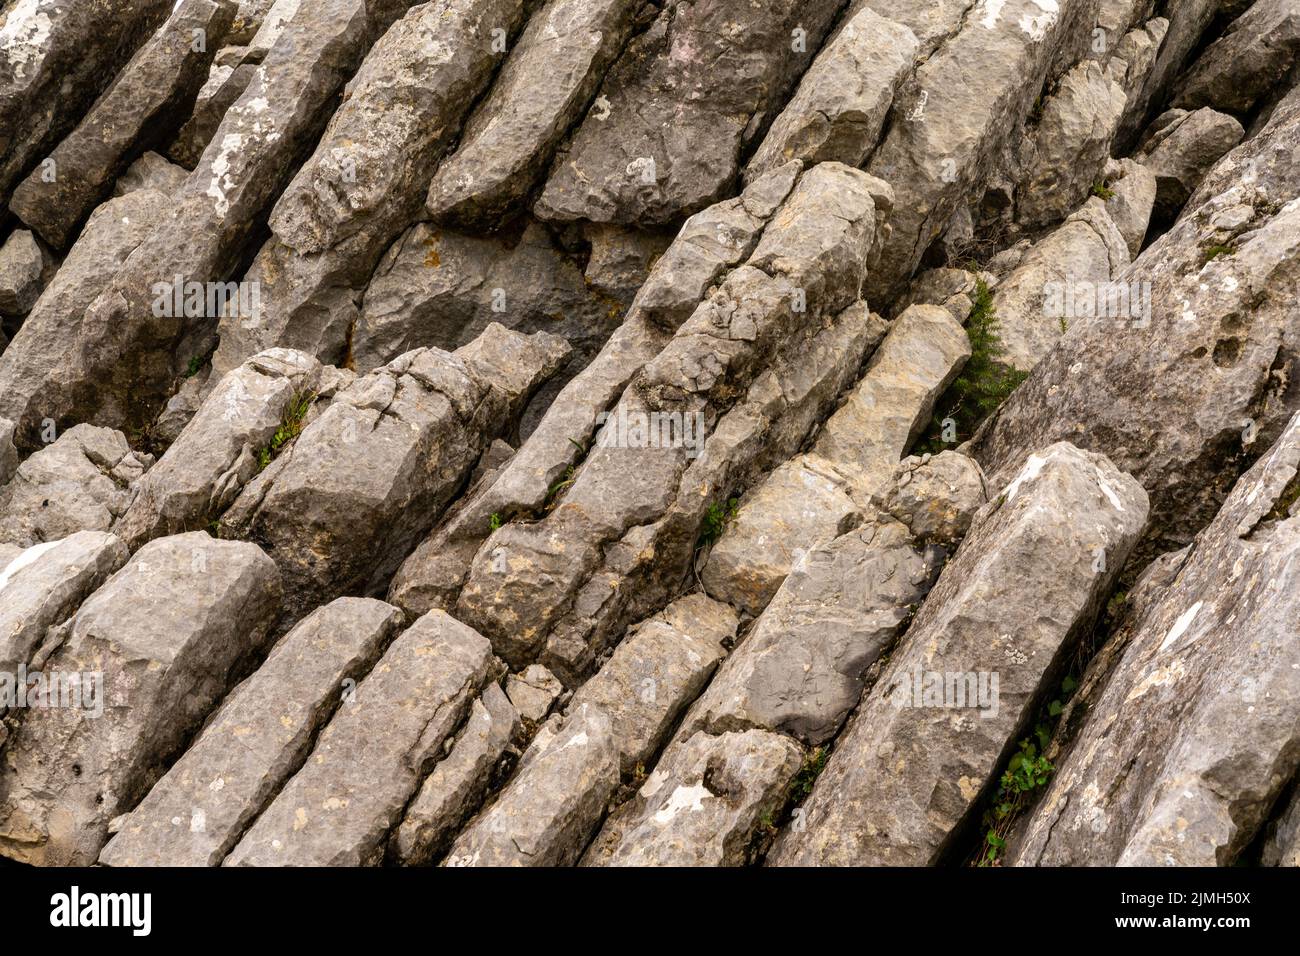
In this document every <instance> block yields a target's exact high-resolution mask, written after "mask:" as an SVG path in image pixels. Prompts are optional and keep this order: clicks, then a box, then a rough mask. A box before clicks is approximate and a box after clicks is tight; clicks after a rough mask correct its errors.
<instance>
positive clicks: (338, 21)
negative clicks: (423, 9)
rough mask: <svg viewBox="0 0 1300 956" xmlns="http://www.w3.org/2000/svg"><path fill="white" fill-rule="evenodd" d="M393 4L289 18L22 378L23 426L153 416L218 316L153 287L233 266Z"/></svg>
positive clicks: (358, 0)
mask: <svg viewBox="0 0 1300 956" xmlns="http://www.w3.org/2000/svg"><path fill="white" fill-rule="evenodd" d="M396 5H397V3H396V2H392V3H382V4H375V3H367V2H366V0H318V2H316V3H313V4H312V5H311V13H312V15H311V16H309V17H301V16H299V17H295V18H294V19H293V20H292V21H291V22H290V23H289V24H288V25H287V26H286V28H285V31H284V33H283V34H282V35H281V36H280V38H279V40H277V41H276V44H275V46H274V47H272V48H271V50H270V52H269V53H268V54H267V57H266V60H265V61H263V63H262V64H261V66H260V67H259V68H258V70H257V72H256V73H255V74H254V76H253V80H252V82H251V83H250V84H249V87H248V89H247V90H245V91H244V94H243V95H242V96H241V97H240V98H239V100H238V102H236V103H235V105H234V106H232V107H231V108H230V110H229V111H228V112H227V113H226V115H225V118H224V119H223V120H222V123H221V126H220V128H219V129H218V130H217V133H216V135H215V136H214V137H213V141H212V143H210V144H209V146H208V148H207V150H206V151H205V152H204V154H203V157H202V159H201V161H200V162H199V165H198V168H196V169H195V171H194V173H193V174H192V175H191V176H190V177H189V179H187V180H186V183H185V186H184V188H183V189H182V190H181V192H180V194H179V195H178V196H176V197H175V198H174V199H172V200H170V201H168V203H167V210H166V216H165V218H164V220H163V221H162V223H160V225H159V226H158V227H157V228H155V229H154V230H153V231H152V232H151V233H150V234H149V235H148V237H147V238H146V239H145V241H144V242H143V243H141V245H140V246H139V247H138V248H137V249H136V250H135V252H134V253H132V255H131V257H130V258H129V259H128V260H127V262H126V263H125V264H124V265H123V266H122V268H121V269H119V270H118V273H117V275H116V276H115V277H114V278H113V280H112V281H111V282H108V283H107V284H106V285H105V286H104V288H103V289H102V290H101V291H100V294H99V295H98V297H97V298H96V299H95V301H94V302H92V303H91V304H90V306H89V308H87V309H86V310H85V314H84V317H83V318H82V320H81V322H80V323H79V325H78V326H77V328H76V332H75V334H74V335H73V336H71V337H70V339H69V340H68V341H67V342H65V343H64V344H63V346H62V349H61V351H62V352H63V355H64V357H65V360H64V361H63V362H62V363H61V364H60V366H59V367H58V368H57V369H55V370H53V371H52V372H51V373H50V374H48V375H47V376H45V377H44V378H43V379H37V380H35V381H32V382H28V383H27V385H28V386H34V387H36V388H37V389H39V392H40V400H39V402H38V403H37V404H39V405H40V406H41V407H40V408H35V407H32V405H31V404H30V403H27V402H24V403H23V404H24V405H26V406H27V407H25V408H24V409H23V411H22V413H21V414H16V415H15V420H16V421H17V423H18V425H19V427H20V428H24V429H25V428H27V427H30V423H31V421H32V419H33V418H35V419H36V420H38V421H39V420H40V419H41V418H44V417H50V418H54V419H55V420H56V421H59V422H61V423H62V422H67V421H69V420H72V421H85V420H93V421H95V422H97V423H99V424H105V425H112V426H115V427H122V426H130V427H144V426H147V425H148V424H149V423H150V422H152V420H153V419H154V417H155V416H156V415H157V412H158V411H159V409H160V408H161V406H162V404H163V402H165V401H166V398H167V397H168V395H169V394H170V390H171V385H172V382H173V381H174V379H175V376H176V375H177V374H178V373H179V372H180V371H181V370H182V369H183V368H184V366H185V365H186V364H187V363H188V361H189V358H190V356H192V355H193V354H194V352H193V351H191V350H189V349H186V348H183V346H184V345H185V343H186V342H187V341H193V340H194V339H195V338H196V337H198V338H202V337H203V336H205V335H210V334H211V332H213V331H214V330H215V326H216V319H217V316H216V315H210V314H205V315H204V316H202V318H194V317H187V316H177V315H175V314H171V313H173V312H174V310H171V309H159V308H157V307H156V303H157V299H158V294H157V291H156V286H157V285H158V283H159V282H170V281H171V280H172V278H173V277H174V276H177V275H179V276H182V277H184V279H185V281H187V282H199V283H207V282H219V281H224V280H226V279H227V278H228V277H229V276H230V275H231V273H232V272H233V271H234V270H235V269H236V268H237V267H238V265H239V263H240V260H241V259H242V258H243V256H244V255H245V254H246V247H247V245H248V242H249V240H250V238H251V237H252V236H253V234H254V232H255V230H257V229H258V228H259V227H260V226H261V224H262V222H263V217H264V216H265V214H266V212H267V211H268V208H269V206H270V203H271V201H272V200H273V199H274V198H275V197H276V196H277V195H279V194H280V192H281V191H282V190H283V188H284V186H285V184H286V180H287V179H288V177H289V175H290V173H291V172H292V170H293V168H294V165H295V163H296V162H297V161H298V159H299V158H300V157H301V156H302V154H303V153H304V152H306V150H307V149H308V148H309V147H310V145H311V144H312V143H314V142H315V140H316V137H317V136H318V134H319V131H320V127H321V124H322V123H323V122H324V120H325V118H326V116H327V115H328V113H329V111H330V110H331V109H332V108H333V107H334V105H335V102H336V96H337V94H338V93H339V92H340V91H341V90H342V88H343V85H344V82H345V81H346V80H347V78H348V77H349V76H350V75H351V74H352V73H353V71H354V70H355V69H356V67H357V65H358V63H359V61H360V59H361V57H362V55H363V53H364V52H365V50H366V49H367V48H368V47H369V45H370V43H371V41H372V40H373V38H374V36H375V35H376V33H377V32H379V31H381V30H382V29H383V28H384V27H385V26H387V24H388V23H389V22H391V21H392V19H394V18H395V17H396V16H397V15H398V10H396V9H394V7H395V6H396ZM125 198H126V199H131V198H132V197H131V196H127V197H125ZM159 313H161V314H159ZM259 351H260V350H259ZM178 353H181V354H178ZM6 414H8V412H6Z"/></svg>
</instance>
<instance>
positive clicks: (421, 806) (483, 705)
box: [393, 684, 520, 866]
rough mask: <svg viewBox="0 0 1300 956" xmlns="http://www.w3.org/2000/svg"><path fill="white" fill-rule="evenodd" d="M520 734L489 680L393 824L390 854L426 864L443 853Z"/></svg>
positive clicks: (498, 690)
mask: <svg viewBox="0 0 1300 956" xmlns="http://www.w3.org/2000/svg"><path fill="white" fill-rule="evenodd" d="M519 732H520V721H519V714H518V713H517V712H516V711H515V709H514V707H513V706H511V704H510V701H509V700H508V699H507V698H506V695H505V694H504V693H503V692H502V691H501V687H500V686H499V685H497V684H488V686H487V687H486V688H484V690H483V696H482V697H480V698H479V699H478V700H476V701H474V706H473V707H471V708H470V715H469V717H468V718H467V719H466V721H465V727H464V728H463V729H462V730H461V733H460V736H459V737H457V738H456V743H455V744H454V745H453V746H452V748H451V752H450V753H449V754H447V756H446V757H445V758H443V759H442V760H440V761H439V762H438V765H437V766H436V767H434V768H433V773H431V774H429V776H428V777H426V778H425V781H424V783H423V784H421V786H420V792H419V793H418V794H417V795H416V797H415V800H414V801H413V802H412V803H411V806H410V807H409V808H408V809H407V811H406V816H405V817H404V818H403V819H402V825H401V826H400V827H398V828H397V835H396V837H395V838H394V839H393V852H394V853H395V854H396V856H397V859H398V860H400V861H401V863H402V864H403V865H404V866H427V865H428V864H430V863H432V862H434V861H435V860H436V859H437V858H438V857H439V856H440V855H441V854H442V853H443V852H445V851H446V849H447V847H448V845H449V844H450V843H451V840H452V838H453V837H454V836H455V835H456V831H457V830H458V829H459V828H460V826H461V824H462V823H464V822H465V819H466V817H468V816H469V815H470V814H471V813H472V812H473V810H474V808H475V807H476V806H477V805H478V802H479V801H480V800H481V799H482V798H483V794H484V793H485V792H486V791H487V788H488V786H489V783H490V781H491V777H492V774H493V772H494V771H495V770H496V768H497V766H498V765H499V764H500V762H501V759H502V757H504V756H505V754H506V751H507V750H508V749H509V748H510V747H511V746H512V744H513V742H514V741H515V739H516V738H517V737H518V736H519Z"/></svg>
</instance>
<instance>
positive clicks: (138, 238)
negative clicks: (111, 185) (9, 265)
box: [0, 189, 168, 451]
mask: <svg viewBox="0 0 1300 956" xmlns="http://www.w3.org/2000/svg"><path fill="white" fill-rule="evenodd" d="M167 202H168V198H167V196H165V195H164V194H162V193H160V192H157V191H156V190H152V189H141V190H137V191H136V192H133V193H131V194H130V195H127V196H121V197H119V198H117V199H112V200H109V201H108V202H106V203H104V204H103V205H102V206H100V207H99V208H98V209H97V210H95V212H94V214H93V215H92V216H91V217H90V221H89V222H87V223H86V227H85V228H84V229H82V231H81V237H80V239H79V240H78V242H77V243H76V245H74V246H73V247H72V249H71V251H69V253H68V255H67V258H65V259H64V260H63V265H62V266H60V268H59V271H58V272H56V273H55V274H54V278H53V279H52V280H51V281H50V284H49V286H48V287H47V288H46V289H45V292H44V293H43V294H42V295H41V298H40V299H39V300H38V301H37V303H36V306H35V307H34V308H33V309H32V312H31V314H30V315H28V316H27V319H26V321H24V322H23V325H22V328H21V329H20V330H19V331H18V334H17V335H16V336H14V339H13V341H12V342H10V343H9V347H8V348H7V349H5V351H4V353H3V354H2V355H0V417H5V418H9V419H10V420H12V421H13V422H15V424H17V425H18V426H19V429H18V431H17V433H16V435H15V442H17V443H18V445H19V447H20V448H23V449H24V450H26V451H31V450H33V449H35V448H37V447H39V444H40V437H39V434H40V431H41V426H42V422H43V420H44V419H45V418H46V417H47V415H46V412H45V411H44V409H43V408H41V407H39V406H42V405H43V401H44V400H43V397H42V383H43V382H45V381H46V380H48V379H49V378H51V377H53V376H55V375H57V374H58V369H59V368H61V367H62V366H64V365H65V364H66V363H67V360H68V358H67V356H68V348H69V347H70V344H71V343H72V342H74V341H76V335H77V329H78V327H79V326H80V324H81V321H82V316H83V315H84V313H85V311H86V307H87V306H89V305H90V303H91V302H92V301H94V299H95V297H96V296H97V295H99V293H100V291H101V290H102V289H103V288H104V286H105V285H106V284H107V283H108V282H109V281H111V280H112V278H113V276H114V275H115V274H116V273H117V270H118V269H119V268H120V267H121V266H122V264H123V263H124V262H125V261H126V259H127V257H128V256H129V255H130V254H131V253H132V252H133V251H134V250H135V249H136V247H137V246H139V245H140V243H141V242H143V241H144V239H145V237H146V236H148V235H149V233H150V232H151V231H152V230H153V227H154V226H155V225H156V224H157V223H158V222H159V220H160V219H161V218H162V216H163V215H165V213H166V204H167Z"/></svg>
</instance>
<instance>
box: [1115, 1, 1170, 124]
mask: <svg viewBox="0 0 1300 956" xmlns="http://www.w3.org/2000/svg"><path fill="white" fill-rule="evenodd" d="M1103 3H1104V0H1103ZM1168 32H1169V21H1168V20H1166V19H1164V18H1163V17H1156V18H1154V19H1152V20H1148V21H1147V22H1146V24H1144V25H1143V26H1142V28H1141V29H1135V30H1131V31H1130V32H1128V33H1126V34H1124V36H1123V37H1122V38H1121V39H1120V41H1119V43H1118V44H1116V45H1115V46H1114V48H1113V49H1114V51H1115V52H1114V53H1112V54H1111V56H1110V58H1109V59H1108V60H1106V75H1107V76H1108V77H1109V78H1110V79H1112V80H1114V81H1115V82H1116V83H1118V84H1119V86H1120V88H1121V89H1122V90H1123V91H1124V105H1125V106H1127V105H1128V102H1129V101H1130V100H1132V99H1133V98H1134V97H1135V96H1137V95H1138V91H1139V90H1141V89H1142V86H1143V85H1144V84H1145V83H1146V78H1147V75H1148V74H1149V73H1150V72H1151V70H1152V69H1153V68H1154V67H1155V64H1156V57H1157V56H1159V54H1160V46H1161V44H1163V43H1164V41H1165V35H1166V34H1167V33H1168ZM1107 49H1111V47H1110V46H1107Z"/></svg>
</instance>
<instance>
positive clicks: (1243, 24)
mask: <svg viewBox="0 0 1300 956" xmlns="http://www.w3.org/2000/svg"><path fill="white" fill-rule="evenodd" d="M1298 54H1300V9H1297V8H1296V5H1295V3H1294V2H1293V0H1259V2H1256V3H1253V4H1251V5H1250V8H1249V9H1248V10H1246V12H1245V13H1243V14H1242V15H1241V16H1239V17H1238V18H1237V19H1235V20H1233V21H1232V23H1231V24H1229V26H1228V29H1227V32H1226V33H1224V35H1223V36H1221V37H1220V38H1219V39H1218V40H1216V41H1215V42H1214V43H1212V44H1211V45H1210V47H1209V48H1208V49H1207V50H1206V51H1205V52H1204V53H1202V54H1201V55H1200V56H1199V57H1198V58H1197V60H1196V62H1195V63H1193V64H1192V65H1191V67H1189V68H1188V70H1187V72H1186V74H1184V75H1183V76H1182V77H1180V78H1179V80H1178V83H1177V89H1178V95H1177V96H1175V97H1174V100H1173V105H1174V106H1177V107H1180V108H1182V109H1187V110H1194V109H1196V108H1197V107H1201V106H1211V107H1213V108H1214V109H1216V110H1220V111H1223V112H1229V113H1235V114H1237V115H1239V116H1243V115H1245V114H1246V113H1248V112H1250V110H1251V108H1252V107H1253V106H1254V105H1255V103H1256V102H1257V101H1258V100H1259V99H1260V98H1261V97H1262V96H1264V95H1265V94H1267V93H1270V92H1272V90H1273V89H1275V88H1276V87H1277V86H1278V85H1280V84H1282V83H1283V81H1284V79H1285V77H1286V75H1287V73H1288V72H1289V71H1290V70H1291V67H1292V66H1293V65H1294V64H1295V62H1296V57H1297V55H1298Z"/></svg>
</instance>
